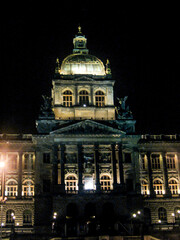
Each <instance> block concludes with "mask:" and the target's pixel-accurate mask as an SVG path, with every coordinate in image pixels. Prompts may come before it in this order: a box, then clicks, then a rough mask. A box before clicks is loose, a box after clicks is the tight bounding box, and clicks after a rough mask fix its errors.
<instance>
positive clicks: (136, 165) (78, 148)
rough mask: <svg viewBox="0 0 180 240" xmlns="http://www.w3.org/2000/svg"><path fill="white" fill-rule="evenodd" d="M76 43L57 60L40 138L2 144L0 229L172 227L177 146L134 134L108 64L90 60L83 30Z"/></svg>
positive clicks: (175, 139) (177, 141)
mask: <svg viewBox="0 0 180 240" xmlns="http://www.w3.org/2000/svg"><path fill="white" fill-rule="evenodd" d="M73 44H74V49H73V53H72V54H70V55H68V56H67V57H66V58H65V59H64V60H63V61H62V64H61V65H60V62H59V59H57V61H56V68H55V74H54V77H53V80H52V97H51V98H48V97H45V96H43V100H44V102H43V104H42V106H41V113H40V115H39V119H38V120H37V121H36V126H37V131H38V134H36V135H1V138H0V156H1V159H2V160H5V164H6V167H5V168H4V170H3V169H2V170H1V176H2V177H1V193H2V192H4V195H5V196H6V197H7V200H6V202H5V203H3V208H2V212H3V217H2V220H1V221H2V224H3V225H2V226H3V230H4V231H5V230H6V229H7V228H8V227H9V226H12V225H13V224H14V225H15V227H16V230H17V231H18V230H19V229H21V228H22V229H26V231H29V232H32V231H37V232H51V233H53V234H58V236H87V235H102V234H109V235H111V234H112V235H122V234H126V235H129V234H140V231H139V229H142V228H140V226H142V223H144V224H143V226H144V228H143V229H144V231H145V232H148V230H149V229H151V230H152V228H153V229H157V228H165V229H167V228H169V229H172V228H173V227H176V224H177V223H178V221H179V220H180V199H179V194H180V186H179V181H180V179H179V177H180V174H179V172H180V161H179V159H180V151H179V145H180V137H179V136H177V135H168V136H166V135H163V136H162V135H159V136H156V135H155V136H151V135H145V136H140V135H136V134H135V120H134V119H133V116H132V113H131V111H130V110H129V107H128V106H127V104H126V101H127V97H125V98H121V99H119V104H118V106H115V104H114V94H113V86H114V83H115V80H113V79H112V76H111V69H110V65H109V61H108V60H107V63H106V66H104V64H103V63H102V61H101V60H99V59H98V58H97V57H95V56H92V55H90V54H89V50H88V49H87V46H86V45H87V39H86V38H85V36H84V35H83V34H82V32H81V29H80V28H79V32H78V34H77V35H76V36H75V38H74V39H73ZM2 173H3V174H2ZM3 182H4V183H5V184H2V183H3ZM13 216H16V218H15V219H13ZM132 223H133V224H135V225H136V224H139V225H138V226H139V227H136V228H134V229H132Z"/></svg>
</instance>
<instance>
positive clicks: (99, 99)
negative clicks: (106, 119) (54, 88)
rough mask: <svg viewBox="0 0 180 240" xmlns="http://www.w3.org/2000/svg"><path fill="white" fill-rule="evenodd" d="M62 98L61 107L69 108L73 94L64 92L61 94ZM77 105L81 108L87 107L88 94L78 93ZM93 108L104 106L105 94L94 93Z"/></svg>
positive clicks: (85, 92)
mask: <svg viewBox="0 0 180 240" xmlns="http://www.w3.org/2000/svg"><path fill="white" fill-rule="evenodd" d="M62 96H63V106H65V107H71V106H72V105H73V93H72V92H71V91H70V90H66V91H64V92H63V94H62ZM78 97H79V104H80V105H81V106H88V105H89V102H90V101H89V99H90V94H89V92H88V91H86V90H82V91H80V92H79V96H78ZM95 106H97V107H103V106H105V94H104V92H102V91H97V92H95Z"/></svg>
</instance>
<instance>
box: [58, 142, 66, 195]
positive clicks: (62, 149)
mask: <svg viewBox="0 0 180 240" xmlns="http://www.w3.org/2000/svg"><path fill="white" fill-rule="evenodd" d="M58 151H59V155H60V167H61V169H60V174H61V177H60V178H61V187H62V189H64V190H65V182H64V163H65V145H64V144H61V145H60V146H59V149H58Z"/></svg>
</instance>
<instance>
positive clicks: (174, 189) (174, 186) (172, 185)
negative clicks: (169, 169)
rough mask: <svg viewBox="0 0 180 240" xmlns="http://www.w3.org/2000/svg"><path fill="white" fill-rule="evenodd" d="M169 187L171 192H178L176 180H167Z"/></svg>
mask: <svg viewBox="0 0 180 240" xmlns="http://www.w3.org/2000/svg"><path fill="white" fill-rule="evenodd" d="M169 188H170V190H171V194H172V195H174V194H178V183H177V181H176V180H170V181H169Z"/></svg>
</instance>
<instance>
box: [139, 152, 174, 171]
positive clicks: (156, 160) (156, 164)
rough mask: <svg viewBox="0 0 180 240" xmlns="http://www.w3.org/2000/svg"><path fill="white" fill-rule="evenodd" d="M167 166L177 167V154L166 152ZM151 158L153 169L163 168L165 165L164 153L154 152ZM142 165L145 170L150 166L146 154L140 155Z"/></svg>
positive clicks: (168, 167)
mask: <svg viewBox="0 0 180 240" xmlns="http://www.w3.org/2000/svg"><path fill="white" fill-rule="evenodd" d="M165 157H166V167H167V169H176V163H177V156H176V154H166V156H165ZM150 158H151V168H152V169H161V168H162V166H163V161H162V155H161V154H156V153H153V154H151V156H150ZM140 166H141V169H143V170H145V169H147V168H148V163H147V156H146V154H141V155H140Z"/></svg>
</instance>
